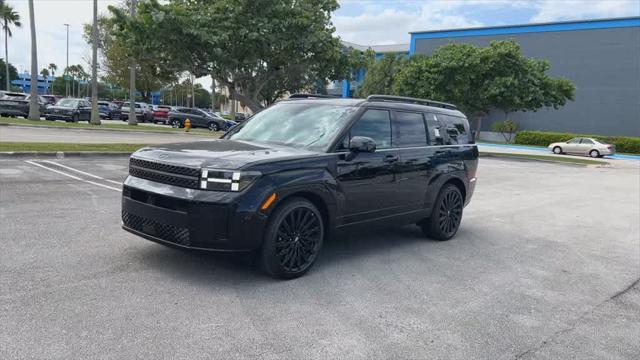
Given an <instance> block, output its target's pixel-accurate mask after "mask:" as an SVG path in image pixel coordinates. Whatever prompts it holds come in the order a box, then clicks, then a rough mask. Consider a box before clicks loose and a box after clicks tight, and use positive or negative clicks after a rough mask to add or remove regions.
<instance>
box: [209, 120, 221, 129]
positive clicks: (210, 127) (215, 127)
mask: <svg viewBox="0 0 640 360" xmlns="http://www.w3.org/2000/svg"><path fill="white" fill-rule="evenodd" d="M208 127H209V131H219V130H220V127H219V126H218V124H216V123H214V122H210V123H209V126H208Z"/></svg>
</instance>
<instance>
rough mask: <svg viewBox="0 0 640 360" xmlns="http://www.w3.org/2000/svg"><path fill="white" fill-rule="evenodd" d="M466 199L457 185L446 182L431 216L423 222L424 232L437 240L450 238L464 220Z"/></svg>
mask: <svg viewBox="0 0 640 360" xmlns="http://www.w3.org/2000/svg"><path fill="white" fill-rule="evenodd" d="M463 209H464V199H463V197H462V193H461V192H460V189H458V187H457V186H455V185H453V184H446V185H444V186H443V187H442V189H440V193H439V194H438V197H437V198H436V201H435V203H434V205H433V211H432V213H431V217H430V218H428V219H425V220H424V221H423V222H422V223H421V227H422V232H423V233H424V235H426V236H427V237H429V238H432V239H435V240H440V241H444V240H449V239H451V238H452V237H454V236H455V234H456V233H457V232H458V229H459V228H460V223H461V222H462V211H463Z"/></svg>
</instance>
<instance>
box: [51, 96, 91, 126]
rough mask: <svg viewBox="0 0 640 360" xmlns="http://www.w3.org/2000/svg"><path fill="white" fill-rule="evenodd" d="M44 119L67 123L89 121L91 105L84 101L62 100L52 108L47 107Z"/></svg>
mask: <svg viewBox="0 0 640 360" xmlns="http://www.w3.org/2000/svg"><path fill="white" fill-rule="evenodd" d="M45 119H47V120H51V121H53V120H64V121H67V122H78V121H81V120H86V121H89V120H91V104H90V103H89V102H88V101H87V100H85V99H70V98H67V99H62V100H60V101H58V103H57V104H55V105H54V106H49V108H48V109H47V113H46V115H45Z"/></svg>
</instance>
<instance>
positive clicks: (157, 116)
mask: <svg viewBox="0 0 640 360" xmlns="http://www.w3.org/2000/svg"><path fill="white" fill-rule="evenodd" d="M170 111H171V106H169V105H157V106H154V107H153V122H154V123H162V124H166V125H168V124H169V112H170Z"/></svg>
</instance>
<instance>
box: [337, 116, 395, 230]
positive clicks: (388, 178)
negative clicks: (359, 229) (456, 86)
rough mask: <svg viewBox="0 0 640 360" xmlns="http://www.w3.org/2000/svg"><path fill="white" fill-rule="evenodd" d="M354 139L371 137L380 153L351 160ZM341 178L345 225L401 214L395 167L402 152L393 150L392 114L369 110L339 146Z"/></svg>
mask: <svg viewBox="0 0 640 360" xmlns="http://www.w3.org/2000/svg"><path fill="white" fill-rule="evenodd" d="M354 136H366V137H370V138H372V139H373V140H375V142H376V147H377V150H376V151H375V152H372V153H358V154H356V155H355V157H353V158H352V159H348V157H347V156H346V155H347V154H348V150H347V149H348V147H349V141H350V139H351V138H353V137H354ZM338 151H342V152H343V154H341V155H340V156H339V158H338V160H337V164H336V165H337V167H336V173H337V179H338V186H339V189H340V191H341V192H342V193H343V194H344V200H345V207H344V209H345V210H344V213H343V215H342V216H343V218H342V222H343V223H344V224H350V223H357V222H363V221H368V220H372V219H375V218H381V217H385V216H389V215H393V214H395V213H398V212H399V211H400V210H399V209H400V208H402V200H401V199H400V198H398V196H396V195H397V194H396V189H397V188H396V186H395V175H394V168H395V165H396V162H397V160H398V152H397V151H396V150H394V149H392V148H391V115H390V113H389V111H388V110H384V109H367V110H366V111H365V112H364V113H363V114H362V116H361V117H360V118H359V119H358V120H357V121H356V123H355V124H354V125H353V126H352V128H351V130H350V132H349V133H348V134H347V136H346V137H345V139H344V140H343V141H342V142H341V144H340V145H339V148H338Z"/></svg>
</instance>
